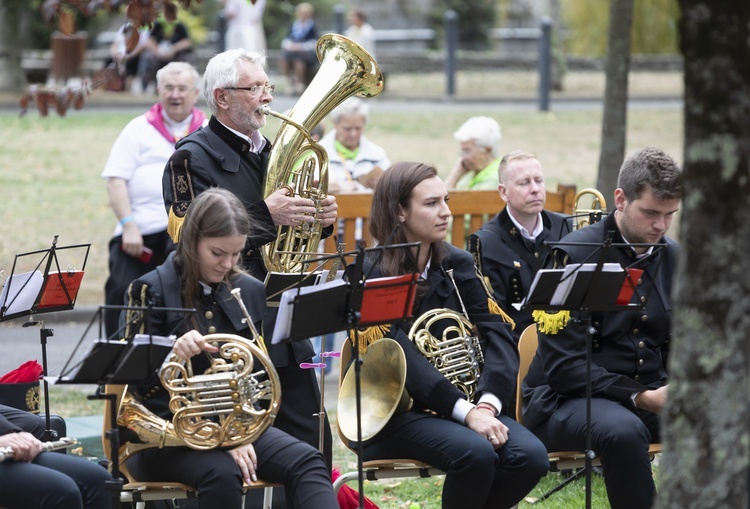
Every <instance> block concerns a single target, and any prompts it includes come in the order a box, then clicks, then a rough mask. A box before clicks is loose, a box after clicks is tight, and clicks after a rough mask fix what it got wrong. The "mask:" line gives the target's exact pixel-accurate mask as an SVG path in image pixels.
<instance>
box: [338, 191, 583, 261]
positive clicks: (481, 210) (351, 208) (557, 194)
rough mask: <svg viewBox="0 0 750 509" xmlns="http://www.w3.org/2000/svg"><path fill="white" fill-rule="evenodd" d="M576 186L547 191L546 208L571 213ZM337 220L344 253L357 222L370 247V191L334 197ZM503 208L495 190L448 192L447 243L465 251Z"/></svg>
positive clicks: (352, 244)
mask: <svg viewBox="0 0 750 509" xmlns="http://www.w3.org/2000/svg"><path fill="white" fill-rule="evenodd" d="M575 196H576V186H569V185H562V184H560V185H558V186H557V191H551V190H548V191H547V205H546V209H547V210H551V211H553V212H561V213H564V214H572V213H573V202H574V200H575ZM336 202H337V203H338V206H339V209H338V217H339V219H341V220H342V221H343V242H344V243H345V244H346V246H345V250H352V249H354V248H355V247H356V234H357V221H358V219H359V220H361V223H362V238H363V239H365V241H366V245H367V246H368V247H371V246H373V241H372V237H370V232H369V215H370V206H371V203H372V193H371V192H357V193H342V194H337V195H336ZM503 207H505V202H504V201H503V200H502V199H501V198H500V195H499V194H498V192H497V191H494V190H493V191H455V190H454V191H451V192H450V209H451V213H452V214H453V222H452V225H451V230H450V235H449V238H450V242H451V244H453V245H454V246H456V247H458V248H461V249H466V239H467V238H468V236H469V235H470V234H471V233H473V232H475V231H477V230H478V229H479V228H480V227H481V226H482V225H483V224H484V223H486V222H487V221H488V220H489V219H491V218H492V217H494V215H495V214H497V213H498V212H499V211H500V210H502V209H503ZM336 242H337V240H336V236H331V237H330V238H328V239H325V241H324V247H325V252H326V253H335V252H336Z"/></svg>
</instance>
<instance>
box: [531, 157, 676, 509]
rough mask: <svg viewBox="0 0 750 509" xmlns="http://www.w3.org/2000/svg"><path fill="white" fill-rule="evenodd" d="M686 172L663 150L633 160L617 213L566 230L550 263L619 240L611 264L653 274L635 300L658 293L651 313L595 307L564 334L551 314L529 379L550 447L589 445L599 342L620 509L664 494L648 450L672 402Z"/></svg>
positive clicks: (635, 508) (603, 448)
mask: <svg viewBox="0 0 750 509" xmlns="http://www.w3.org/2000/svg"><path fill="white" fill-rule="evenodd" d="M680 174H681V171H680V169H679V167H678V166H677V164H676V163H675V162H674V160H673V159H672V158H671V157H669V156H668V155H667V154H665V153H664V152H663V151H661V150H659V149H656V148H646V149H644V150H641V151H639V152H637V153H636V154H634V155H632V156H630V157H628V158H627V159H626V160H625V162H624V163H623V164H622V167H621V168H620V174H619V177H618V181H617V189H615V197H614V198H615V199H614V203H615V211H614V212H612V213H610V214H608V215H607V216H606V217H605V218H604V219H602V220H601V221H599V222H598V223H595V224H593V225H590V226H586V227H584V228H580V229H578V230H575V231H574V232H572V233H570V234H569V235H566V236H565V237H563V239H562V240H563V242H565V245H561V246H557V247H556V248H554V249H553V250H552V252H550V256H549V258H550V264H555V265H564V264H566V263H581V262H583V261H590V260H592V259H594V260H595V259H598V257H599V254H600V253H601V251H600V249H601V246H602V245H604V244H605V241H607V240H608V239H611V242H612V243H613V246H612V247H611V248H609V249H607V251H606V256H604V258H603V259H602V261H603V262H605V263H607V262H614V263H618V264H620V265H622V266H623V267H632V268H635V269H641V270H643V273H642V275H641V276H640V277H639V281H638V290H637V292H636V295H634V297H633V298H634V299H638V295H641V296H644V297H645V296H648V297H647V300H646V301H645V303H644V302H643V300H642V299H643V297H641V299H639V300H640V302H641V304H644V308H642V309H641V308H640V307H635V308H634V309H632V310H630V309H628V310H618V311H603V312H597V311H592V312H591V316H590V318H591V322H590V323H589V324H586V322H585V321H578V320H576V319H577V318H578V315H579V314H580V313H579V312H577V311H571V312H570V320H568V321H567V325H564V327H563V328H562V329H561V330H559V332H556V331H557V329H556V328H549V329H548V328H547V327H546V326H547V325H549V324H547V323H545V322H546V320H545V319H544V318H545V317H549V315H546V314H544V315H541V317H540V319H539V330H540V331H542V332H540V333H539V348H538V350H537V353H536V356H535V357H534V360H533V361H532V363H531V366H530V368H529V372H528V374H527V376H526V379H525V380H524V382H523V387H522V389H523V399H524V406H523V421H524V424H525V425H526V426H527V427H528V428H529V429H530V430H531V431H532V432H534V434H535V435H537V436H538V437H539V438H540V439H541V440H542V442H544V445H545V446H547V449H548V450H550V451H579V450H585V449H586V428H587V425H586V421H587V419H586V413H587V412H586V406H587V403H586V386H587V383H586V382H587V376H586V373H587V371H588V366H587V359H586V350H587V345H588V344H590V345H591V346H592V348H593V356H592V359H591V366H590V367H591V390H592V399H591V440H592V449H593V451H594V452H595V453H596V455H597V456H599V457H600V458H601V461H602V469H603V471H604V483H605V485H606V487H607V496H608V498H609V503H610V505H611V507H612V509H648V508H650V507H652V505H653V501H654V498H655V495H656V488H655V485H654V479H653V475H652V472H651V462H650V458H649V455H648V448H649V444H650V443H651V442H658V441H659V420H660V419H659V414H660V413H661V411H662V409H663V407H664V404H665V402H666V398H667V382H668V376H667V355H668V350H669V341H670V334H671V324H672V301H671V297H670V295H671V290H672V285H673V276H674V273H675V270H676V266H677V257H678V245H677V243H676V242H675V241H674V240H672V239H670V238H669V237H667V236H666V233H667V231H668V230H669V226H670V224H671V223H672V218H673V216H674V214H675V213H676V212H677V210H678V208H679V206H680V195H681V186H680V179H681V177H680ZM569 243H573V245H570V244H569ZM630 243H632V244H643V243H645V244H658V245H659V246H658V248H655V247H653V246H638V247H635V246H633V245H628V244H630ZM575 244H578V245H575ZM633 302H634V303H635V302H636V301H635V300H634V301H633ZM557 316H558V317H559V314H558V315H557ZM591 324H594V332H593V334H590V332H589V327H591ZM543 331H546V332H543Z"/></svg>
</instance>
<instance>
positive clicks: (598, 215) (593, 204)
mask: <svg viewBox="0 0 750 509" xmlns="http://www.w3.org/2000/svg"><path fill="white" fill-rule="evenodd" d="M586 200H588V206H584V205H582V202H583V203H586ZM606 213H607V200H605V199H604V196H603V195H602V193H601V192H599V191H598V190H596V189H593V188H590V187H587V188H585V189H581V190H580V191H579V192H578V194H576V196H575V199H574V200H573V229H574V230H577V229H579V228H583V227H584V226H588V225H591V224H594V223H598V222H599V221H601V220H602V216H603V215H604V214H606Z"/></svg>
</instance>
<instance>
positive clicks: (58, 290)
mask: <svg viewBox="0 0 750 509" xmlns="http://www.w3.org/2000/svg"><path fill="white" fill-rule="evenodd" d="M82 279H83V271H82V270H74V271H70V272H51V273H50V274H49V276H48V277H47V281H46V283H45V284H44V287H43V288H42V294H41V297H40V299H39V305H38V306H37V308H38V309H44V308H56V307H68V306H71V305H72V304H74V303H75V301H76V297H77V296H78V289H79V288H80V287H81V280H82ZM63 285H65V290H67V294H66V293H65V290H64V289H63Z"/></svg>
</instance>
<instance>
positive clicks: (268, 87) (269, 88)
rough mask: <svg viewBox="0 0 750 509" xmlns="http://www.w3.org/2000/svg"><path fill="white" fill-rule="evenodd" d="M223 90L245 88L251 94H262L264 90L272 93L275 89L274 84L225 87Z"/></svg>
mask: <svg viewBox="0 0 750 509" xmlns="http://www.w3.org/2000/svg"><path fill="white" fill-rule="evenodd" d="M224 90H247V91H248V92H250V93H251V94H253V95H258V94H262V93H263V91H264V90H265V91H266V92H268V93H269V94H273V91H274V90H276V85H253V86H252V87H225V88H224Z"/></svg>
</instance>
